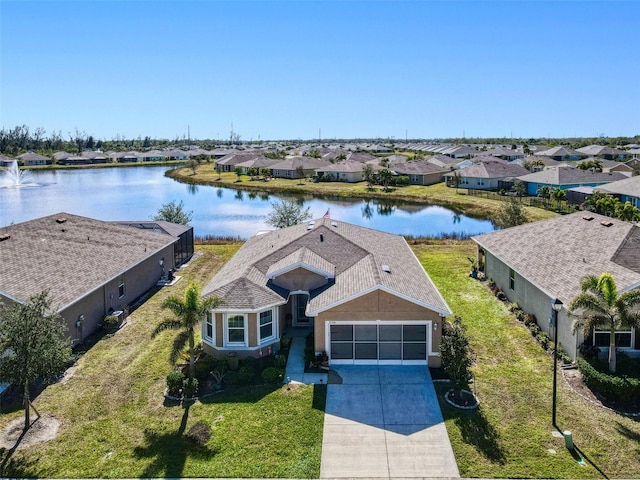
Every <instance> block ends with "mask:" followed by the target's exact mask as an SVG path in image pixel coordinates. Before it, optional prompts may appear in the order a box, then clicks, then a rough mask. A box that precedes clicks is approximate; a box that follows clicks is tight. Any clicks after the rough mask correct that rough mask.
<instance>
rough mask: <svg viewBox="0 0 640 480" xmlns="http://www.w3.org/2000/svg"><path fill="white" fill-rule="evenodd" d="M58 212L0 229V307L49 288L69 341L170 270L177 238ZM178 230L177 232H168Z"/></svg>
mask: <svg viewBox="0 0 640 480" xmlns="http://www.w3.org/2000/svg"><path fill="white" fill-rule="evenodd" d="M165 227H166V228H165V229H164V230H162V229H156V230H155V231H153V230H148V229H144V228H133V227H130V226H127V225H121V224H117V223H114V222H104V221H101V220H95V219H92V218H86V217H81V216H77V215H71V214H69V213H58V214H55V215H49V216H47V217H42V218H37V219H35V220H29V221H26V222H22V223H17V224H14V225H9V226H6V227H2V228H0V264H1V265H2V269H0V301H2V302H4V303H11V302H24V301H26V300H27V299H28V298H29V297H31V296H32V295H37V294H39V293H40V292H42V291H43V290H47V289H48V290H49V292H50V298H51V300H52V307H53V308H54V309H55V311H56V312H58V313H59V314H60V315H61V316H62V318H64V320H65V322H66V326H67V330H68V334H69V336H70V337H71V339H72V340H73V341H74V343H77V342H81V341H83V340H85V339H86V338H87V337H88V336H89V335H90V334H91V333H92V332H93V331H95V330H96V329H97V328H98V327H99V326H100V325H101V323H102V320H103V318H104V317H105V315H106V314H108V313H109V312H112V311H113V312H116V313H115V314H117V315H121V314H122V311H123V310H125V308H126V307H127V306H129V305H132V304H133V303H134V302H135V301H136V299H138V298H139V297H140V296H141V295H143V294H144V293H146V292H147V291H148V290H149V289H150V288H151V287H153V286H154V285H155V284H156V282H158V280H159V279H160V278H161V277H162V275H163V273H165V271H166V272H168V271H169V270H171V269H174V268H175V266H176V263H175V258H176V254H175V251H176V247H175V244H176V242H179V241H180V238H179V237H178V236H174V235H172V234H169V233H166V231H167V230H168V229H169V226H167V225H165ZM176 227H180V226H176Z"/></svg>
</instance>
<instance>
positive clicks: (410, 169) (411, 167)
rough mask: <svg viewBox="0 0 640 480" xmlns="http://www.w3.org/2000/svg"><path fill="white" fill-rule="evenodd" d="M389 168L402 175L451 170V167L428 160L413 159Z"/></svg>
mask: <svg viewBox="0 0 640 480" xmlns="http://www.w3.org/2000/svg"><path fill="white" fill-rule="evenodd" d="M389 168H390V169H391V170H393V171H394V172H396V173H399V174H401V175H427V174H429V173H446V172H450V171H451V169H450V168H449V167H442V166H439V165H434V164H433V163H430V162H427V161H426V160H411V161H409V162H404V163H396V164H394V165H392V166H390V167H389Z"/></svg>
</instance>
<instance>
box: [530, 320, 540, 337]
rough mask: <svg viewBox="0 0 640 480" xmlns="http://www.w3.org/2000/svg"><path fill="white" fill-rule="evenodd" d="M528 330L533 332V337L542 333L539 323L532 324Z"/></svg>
mask: <svg viewBox="0 0 640 480" xmlns="http://www.w3.org/2000/svg"><path fill="white" fill-rule="evenodd" d="M527 328H528V329H529V331H530V332H531V335H533V336H534V337H535V336H536V335H538V332H539V331H540V327H539V326H538V324H537V323H530V324H529V325H527Z"/></svg>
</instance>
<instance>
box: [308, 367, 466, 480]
mask: <svg viewBox="0 0 640 480" xmlns="http://www.w3.org/2000/svg"><path fill="white" fill-rule="evenodd" d="M332 370H334V371H335V372H336V373H337V374H338V376H339V377H338V381H340V379H341V380H342V383H341V384H334V383H331V384H330V385H329V386H328V388H327V404H326V409H325V417H324V432H323V440H322V461H321V466H320V478H438V477H439V478H443V477H446V478H459V477H460V474H459V472H458V466H457V465H456V461H455V457H454V456H453V450H452V449H451V443H450V442H449V437H448V435H447V430H446V428H445V426H444V422H443V419H442V413H441V412H440V406H439V404H438V400H437V398H436V393H435V390H434V388H433V382H432V380H431V376H430V375H429V370H428V368H427V367H426V366H338V367H332ZM334 378H336V377H335V375H333V374H332V382H334Z"/></svg>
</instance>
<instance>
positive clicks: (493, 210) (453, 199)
mask: <svg viewBox="0 0 640 480" xmlns="http://www.w3.org/2000/svg"><path fill="white" fill-rule="evenodd" d="M165 175H167V176H168V177H170V178H173V179H174V180H177V181H179V182H183V183H188V184H193V185H211V186H218V187H226V188H233V189H236V190H249V191H259V192H268V193H279V194H282V195H287V194H289V195H313V196H315V197H318V198H345V197H350V198H363V199H376V200H390V201H400V202H407V203H418V204H423V205H438V206H442V207H446V208H449V209H451V210H453V211H455V212H458V213H463V214H465V215H467V216H469V217H473V218H481V219H491V218H493V217H494V216H495V215H496V214H497V212H498V211H499V209H500V206H501V205H502V204H503V203H504V202H502V201H500V200H494V199H489V198H483V197H476V196H471V195H466V194H465V193H464V192H465V190H464V189H459V190H458V189H455V188H450V187H447V186H445V184H444V183H439V184H436V185H430V186H427V187H425V186H421V185H409V186H405V187H397V188H395V189H392V190H391V191H389V192H384V191H383V190H382V187H379V186H374V187H373V188H371V189H369V188H367V186H366V183H365V182H359V183H344V182H317V183H316V182H309V181H306V180H305V179H302V180H301V179H297V180H292V179H285V178H272V179H271V180H269V181H268V182H264V181H251V180H250V177H248V176H246V175H243V176H241V177H240V179H239V178H238V176H237V175H236V174H235V173H234V172H222V173H218V172H216V171H215V168H214V165H213V164H204V165H200V167H199V168H198V170H197V173H196V174H195V175H194V174H193V171H192V170H191V169H188V168H185V167H178V168H175V169H172V170H168V171H167V172H166V173H165ZM239 180H241V181H239ZM524 209H525V211H526V213H527V216H528V217H529V220H530V221H537V220H544V219H548V218H552V217H555V216H557V214H556V213H554V212H550V211H548V210H543V209H540V208H535V207H528V206H525V207H524Z"/></svg>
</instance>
